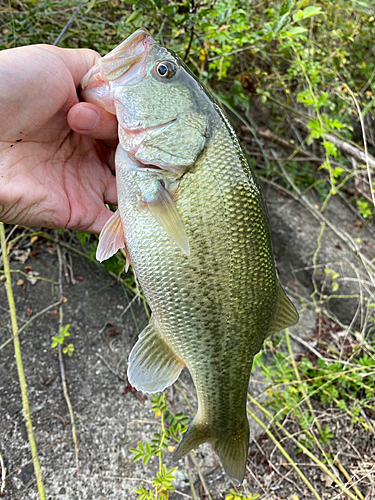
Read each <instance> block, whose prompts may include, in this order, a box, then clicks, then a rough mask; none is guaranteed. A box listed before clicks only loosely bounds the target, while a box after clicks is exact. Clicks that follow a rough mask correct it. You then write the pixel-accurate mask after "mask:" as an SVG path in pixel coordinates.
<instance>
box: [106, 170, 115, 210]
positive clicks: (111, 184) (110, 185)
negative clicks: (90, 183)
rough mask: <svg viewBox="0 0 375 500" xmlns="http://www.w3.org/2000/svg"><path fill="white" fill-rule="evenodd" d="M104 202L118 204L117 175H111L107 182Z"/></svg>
mask: <svg viewBox="0 0 375 500" xmlns="http://www.w3.org/2000/svg"><path fill="white" fill-rule="evenodd" d="M103 198H104V203H107V204H108V205H118V201H117V188H116V177H115V176H114V175H111V177H110V179H109V180H108V182H107V185H106V188H105V191H104V193H103Z"/></svg>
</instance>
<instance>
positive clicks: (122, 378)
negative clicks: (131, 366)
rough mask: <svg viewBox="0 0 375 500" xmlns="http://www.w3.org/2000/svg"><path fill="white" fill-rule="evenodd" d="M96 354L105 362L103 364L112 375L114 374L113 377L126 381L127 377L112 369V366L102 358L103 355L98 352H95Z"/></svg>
mask: <svg viewBox="0 0 375 500" xmlns="http://www.w3.org/2000/svg"><path fill="white" fill-rule="evenodd" d="M96 355H97V356H98V358H99V359H101V360H102V361H103V363H104V364H105V366H106V367H107V368H108V370H110V371H111V372H112V373H113V375H115V377H117V378H119V379H120V380H122V381H124V382H127V381H128V379H127V378H126V377H123V376H122V375H120V374H119V373H116V370H114V369H113V368H112V366H111V365H110V364H109V363H108V361H107V360H106V359H105V358H104V356H102V355H101V354H99V353H98V352H97V353H96Z"/></svg>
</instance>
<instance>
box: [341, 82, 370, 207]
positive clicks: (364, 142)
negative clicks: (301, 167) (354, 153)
mask: <svg viewBox="0 0 375 500" xmlns="http://www.w3.org/2000/svg"><path fill="white" fill-rule="evenodd" d="M343 85H344V87H346V88H347V90H348V92H349V93H350V95H351V97H352V99H353V101H354V104H355V107H356V108H357V113H358V116H359V121H360V124H361V129H362V137H363V146H364V148H365V163H366V167H367V176H368V181H369V185H370V192H371V198H372V204H373V206H374V208H375V193H374V188H373V185H372V176H371V170H370V156H369V154H368V151H367V140H366V131H365V124H364V123H363V117H362V112H361V108H360V107H359V104H358V101H357V99H356V97H355V95H354V94H353V92H352V89H351V88H350V87H348V85H347V84H346V83H343ZM371 166H372V167H373V168H374V166H375V160H374V161H373V163H372V165H371Z"/></svg>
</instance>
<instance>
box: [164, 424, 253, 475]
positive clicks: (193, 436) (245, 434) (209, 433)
mask: <svg viewBox="0 0 375 500" xmlns="http://www.w3.org/2000/svg"><path fill="white" fill-rule="evenodd" d="M249 438H250V431H249V423H248V421H247V418H246V416H244V419H243V425H242V427H241V428H240V429H237V432H235V433H230V432H222V434H221V435H218V433H216V432H215V430H214V429H210V427H209V426H208V425H207V424H201V423H200V422H199V420H198V419H197V417H195V418H194V420H193V421H192V423H191V424H190V427H189V429H188V430H187V432H186V434H185V435H184V438H183V440H182V441H181V443H180V444H179V446H178V448H177V450H176V451H175V453H174V455H173V459H174V460H176V461H177V460H179V459H180V458H182V457H183V456H184V455H186V453H188V452H189V451H191V450H192V449H193V448H196V447H197V446H199V445H200V444H202V443H205V442H207V441H208V442H210V443H211V444H212V447H213V449H214V450H215V451H216V453H217V454H218V455H219V458H220V460H221V463H222V465H223V467H224V470H225V472H226V474H227V475H228V477H229V478H230V479H231V480H232V481H233V482H234V483H235V484H236V485H240V484H241V483H242V481H243V478H244V475H245V471H246V460H247V455H248V447H249Z"/></svg>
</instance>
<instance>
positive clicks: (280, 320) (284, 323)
mask: <svg viewBox="0 0 375 500" xmlns="http://www.w3.org/2000/svg"><path fill="white" fill-rule="evenodd" d="M296 323H298V312H297V311H296V308H295V307H294V305H293V304H292V302H291V301H290V300H289V299H288V297H287V296H286V294H285V292H284V290H283V287H282V286H281V285H280V283H279V284H278V289H277V304H276V311H275V315H274V317H273V318H272V321H271V324H270V327H269V329H268V332H267V335H272V334H273V333H276V332H279V331H280V330H284V328H288V327H289V326H293V325H295V324H296Z"/></svg>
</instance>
